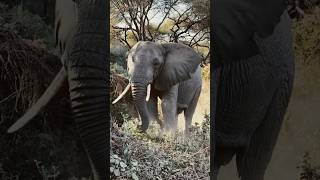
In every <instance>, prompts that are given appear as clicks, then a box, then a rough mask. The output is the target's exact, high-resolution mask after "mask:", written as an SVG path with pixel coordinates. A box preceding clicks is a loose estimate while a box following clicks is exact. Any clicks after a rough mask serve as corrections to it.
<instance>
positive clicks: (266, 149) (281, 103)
mask: <svg viewBox="0 0 320 180" xmlns="http://www.w3.org/2000/svg"><path fill="white" fill-rule="evenodd" d="M256 41H257V44H258V46H259V49H260V52H261V53H260V54H259V55H256V56H253V57H251V58H249V59H243V60H239V61H234V62H231V63H230V64H224V65H222V66H221V67H220V68H219V69H217V71H218V72H219V73H218V74H219V76H220V77H219V78H218V79H217V80H216V81H215V82H214V84H218V90H217V98H216V99H215V100H214V101H216V102H217V104H216V108H217V109H216V122H215V125H216V126H215V129H216V142H215V143H216V148H215V155H214V166H215V167H214V168H215V171H214V174H215V175H217V173H218V169H219V168H220V166H223V165H226V164H228V163H229V162H230V160H231V159H232V157H233V156H234V155H235V156H236V162H237V169H238V173H239V176H240V179H241V180H263V178H264V174H265V171H266V169H267V166H268V164H269V162H270V159H271V156H272V152H273V149H274V146H275V144H276V141H277V137H278V134H279V131H280V127H281V124H282V121H283V117H284V114H285V112H286V108H287V105H288V102H289V99H290V95H291V91H292V85H293V79H294V55H293V48H292V33H291V20H290V18H289V16H288V14H287V13H286V12H285V13H284V14H283V15H282V17H281V22H280V23H279V24H278V25H277V27H276V28H275V31H274V32H273V34H272V35H271V36H269V37H267V38H265V39H261V38H258V37H257V38H256ZM216 178H217V177H216V176H215V177H214V179H216Z"/></svg>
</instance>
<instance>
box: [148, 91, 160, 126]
mask: <svg viewBox="0 0 320 180" xmlns="http://www.w3.org/2000/svg"><path fill="white" fill-rule="evenodd" d="M148 110H149V113H150V116H151V119H152V120H155V121H157V122H158V124H159V125H160V127H161V128H162V122H161V121H160V119H159V115H158V97H157V96H153V95H152V93H151V97H150V100H149V102H148Z"/></svg>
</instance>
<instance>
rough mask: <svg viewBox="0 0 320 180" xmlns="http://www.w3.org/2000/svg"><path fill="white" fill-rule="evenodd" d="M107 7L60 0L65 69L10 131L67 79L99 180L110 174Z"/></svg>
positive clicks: (59, 38) (88, 0) (58, 32)
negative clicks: (108, 161)
mask: <svg viewBox="0 0 320 180" xmlns="http://www.w3.org/2000/svg"><path fill="white" fill-rule="evenodd" d="M107 9H108V2H107V1H105V0H94V1H93V0H77V1H73V0H57V1H56V15H55V21H56V28H55V37H56V42H57V44H58V47H59V48H60V51H61V55H62V63H63V68H62V69H61V70H60V72H59V73H58V75H57V76H56V77H55V79H54V80H53V82H52V83H51V84H50V86H49V88H48V89H47V90H46V91H45V93H44V94H43V95H42V96H41V97H40V99H39V100H38V101H37V102H36V103H35V104H34V105H33V106H32V107H31V108H30V109H29V110H28V111H27V113H26V114H25V115H24V116H22V117H21V118H20V119H19V120H18V121H17V122H16V123H15V124H14V125H12V126H11V127H10V128H9V130H8V132H9V133H12V132H15V131H17V130H18V129H20V128H21V127H23V126H24V125H25V124H26V123H27V122H29V121H30V120H31V119H32V118H33V117H35V116H36V115H37V114H38V113H39V111H40V110H41V109H42V108H43V107H44V106H45V105H46V104H47V103H48V102H49V101H50V99H51V98H52V97H53V96H54V95H55V94H56V92H57V91H58V90H59V88H60V87H61V86H62V84H63V82H65V81H66V80H67V81H68V84H69V92H70V98H71V105H72V110H73V118H74V121H75V122H76V124H77V127H78V130H79V133H80V136H81V140H82V143H83V145H84V147H85V150H86V152H87V154H88V157H89V162H90V164H91V167H92V170H93V175H94V179H95V180H106V179H108V176H107V172H108V171H109V170H108V169H107V160H108V158H109V157H108V156H109V149H108V142H109V139H108V138H107V134H108V133H109V132H110V130H109V128H108V126H109V120H108V119H109V118H108V115H109V113H108V112H107V107H108V105H109V98H108V96H109V95H108V71H107V67H108V66H107V47H108V46H107V43H108V41H107V39H108V27H107V22H108V21H107Z"/></svg>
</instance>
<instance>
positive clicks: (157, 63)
mask: <svg viewBox="0 0 320 180" xmlns="http://www.w3.org/2000/svg"><path fill="white" fill-rule="evenodd" d="M153 65H154V66H159V65H160V61H159V59H158V58H155V59H154V60H153Z"/></svg>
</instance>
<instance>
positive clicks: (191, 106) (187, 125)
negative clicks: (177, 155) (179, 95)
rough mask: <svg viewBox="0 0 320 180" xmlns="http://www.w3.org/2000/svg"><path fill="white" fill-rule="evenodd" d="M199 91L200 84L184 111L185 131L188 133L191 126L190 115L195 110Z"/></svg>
mask: <svg viewBox="0 0 320 180" xmlns="http://www.w3.org/2000/svg"><path fill="white" fill-rule="evenodd" d="M200 93H201V86H200V87H198V89H197V90H196V92H195V94H194V96H193V98H192V100H191V102H190V103H189V105H188V108H187V109H186V110H185V111H184V119H185V133H186V134H188V133H189V130H190V128H191V123H192V117H193V114H194V112H195V110H196V107H197V103H198V100H199V97H200Z"/></svg>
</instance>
